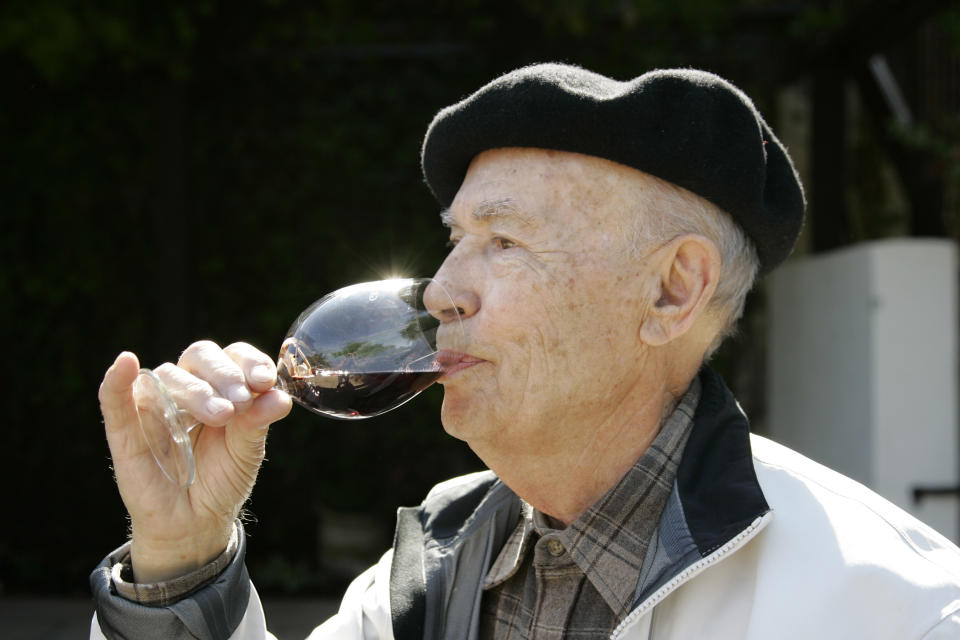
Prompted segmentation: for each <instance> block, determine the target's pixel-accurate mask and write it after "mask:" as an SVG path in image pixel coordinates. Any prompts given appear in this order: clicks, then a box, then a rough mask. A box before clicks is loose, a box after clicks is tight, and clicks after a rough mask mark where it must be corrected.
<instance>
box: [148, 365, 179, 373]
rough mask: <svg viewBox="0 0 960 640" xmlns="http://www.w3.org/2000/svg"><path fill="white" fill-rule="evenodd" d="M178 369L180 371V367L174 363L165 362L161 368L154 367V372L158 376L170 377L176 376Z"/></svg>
mask: <svg viewBox="0 0 960 640" xmlns="http://www.w3.org/2000/svg"><path fill="white" fill-rule="evenodd" d="M177 369H179V367H178V366H177V365H175V364H173V363H172V362H164V363H163V364H161V365H160V366H158V367H154V368H153V371H154V373H156V374H157V375H158V376H169V375H174V374H176V372H177Z"/></svg>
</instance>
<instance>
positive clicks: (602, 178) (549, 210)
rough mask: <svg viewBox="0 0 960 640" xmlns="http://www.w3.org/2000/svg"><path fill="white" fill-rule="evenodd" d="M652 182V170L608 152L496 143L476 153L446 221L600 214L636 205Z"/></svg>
mask: <svg viewBox="0 0 960 640" xmlns="http://www.w3.org/2000/svg"><path fill="white" fill-rule="evenodd" d="M650 187H651V184H650V176H647V175H646V174H644V173H643V172H641V171H638V170H636V169H633V168H631V167H627V166H625V165H622V164H619V163H616V162H613V161H610V160H606V159H604V158H598V157H595V156H589V155H584V154H579V153H570V152H564V151H553V150H547V149H534V148H504V149H493V150H489V151H485V152H483V153H481V154H479V155H477V156H476V157H475V158H474V159H473V161H472V162H471V164H470V168H469V169H468V171H467V174H466V177H465V178H464V180H463V183H462V184H461V185H460V189H459V191H458V192H457V195H456V197H455V198H454V200H453V203H452V204H451V206H450V209H449V210H446V211H444V213H443V214H442V217H443V219H444V222H445V223H447V224H452V223H456V222H457V221H461V224H462V222H463V221H465V220H467V219H469V220H470V221H472V222H481V223H482V222H491V221H495V220H497V221H500V220H503V221H506V220H509V221H511V222H512V223H513V224H518V225H527V226H530V225H534V224H538V223H540V222H542V221H543V219H544V218H547V219H550V218H554V217H557V216H563V217H567V216H573V217H585V218H596V217H597V216H601V217H602V216H603V215H606V214H607V213H609V212H613V211H617V212H621V213H623V212H626V211H631V210H634V209H635V206H636V202H637V200H638V196H640V195H641V194H642V192H643V191H645V190H647V189H649V188H650ZM572 221H573V220H568V222H572Z"/></svg>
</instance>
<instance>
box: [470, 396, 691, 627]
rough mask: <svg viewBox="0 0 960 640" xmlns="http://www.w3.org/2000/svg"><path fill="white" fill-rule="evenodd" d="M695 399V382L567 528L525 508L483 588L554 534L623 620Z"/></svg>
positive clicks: (509, 573) (501, 578)
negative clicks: (635, 455) (619, 472)
mask: <svg viewBox="0 0 960 640" xmlns="http://www.w3.org/2000/svg"><path fill="white" fill-rule="evenodd" d="M699 399H700V379H699V377H697V378H694V379H693V382H691V384H690V387H689V388H688V389H687V391H686V393H685V394H684V395H683V397H682V398H681V399H680V402H679V403H678V404H677V406H676V408H675V409H674V410H673V412H672V413H671V414H670V416H669V417H668V418H667V419H666V421H664V423H663V425H662V426H661V428H660V431H659V433H658V434H657V436H656V438H654V440H653V442H652V443H651V444H650V446H649V447H647V449H646V451H644V452H643V454H642V455H641V456H640V458H639V459H638V460H637V461H636V463H634V465H633V466H632V467H631V468H630V470H629V471H628V472H627V473H626V474H625V475H624V476H623V478H621V480H620V481H619V482H618V483H617V484H616V485H615V486H614V487H613V488H612V489H610V491H608V492H607V493H606V495H604V496H603V497H602V498H600V500H598V501H597V502H596V503H595V504H594V505H593V506H592V507H590V508H589V509H587V511H585V512H584V513H583V514H582V515H581V516H580V517H579V518H577V520H576V521H574V522H573V523H572V524H571V525H570V526H568V527H567V528H565V529H562V530H557V529H553V528H551V527H550V524H549V522H548V520H547V518H546V516H545V515H544V514H542V513H540V512H538V511H536V510H535V509H534V508H533V507H531V506H530V505H528V504H527V503H526V502H524V503H523V508H522V510H521V517H520V521H519V522H518V523H517V526H516V528H515V529H514V531H513V533H512V534H511V535H510V537H509V538H508V539H507V541H506V543H504V545H503V548H502V549H501V551H500V554H499V555H498V556H497V558H496V560H495V561H494V563H493V565H492V566H491V567H490V570H489V571H488V572H487V575H486V577H485V578H484V582H483V588H484V589H490V588H492V587H495V586H497V585H498V584H501V583H503V582H504V581H506V580H508V579H510V578H511V577H512V576H513V575H514V574H516V573H517V571H518V570H519V568H520V566H521V565H522V564H523V562H524V559H525V558H526V556H527V554H528V552H529V549H530V547H531V546H532V545H533V544H534V543H535V541H536V539H537V538H539V537H542V536H545V535H551V536H554V537H556V538H558V539H559V540H560V542H561V543H563V546H564V547H565V548H566V549H567V551H568V552H569V554H570V557H571V559H572V560H573V561H574V562H575V563H576V564H577V566H578V567H579V568H580V570H581V571H583V573H584V575H586V577H587V579H588V580H590V582H591V583H592V584H593V585H594V587H595V588H596V590H597V591H598V593H600V595H601V596H602V597H603V599H604V601H605V602H606V603H607V605H608V606H610V608H611V609H612V610H613V611H614V612H616V613H617V614H618V615H621V616H622V615H626V613H627V612H628V611H629V610H630V607H631V606H632V605H633V598H634V593H635V590H636V586H637V584H636V583H637V579H638V577H639V574H640V569H641V567H642V565H643V559H644V556H645V555H646V551H647V547H648V546H649V543H650V540H651V539H652V537H653V535H654V533H655V531H656V528H657V524H658V522H659V520H660V514H661V512H662V511H663V507H664V505H665V504H666V501H667V498H668V497H669V496H670V491H671V490H672V488H673V482H674V479H675V477H676V474H677V468H678V466H679V464H680V459H681V457H682V456H683V448H684V445H685V444H686V441H687V437H688V436H689V435H690V429H691V427H692V426H693V415H694V412H695V411H696V408H697V403H698V401H699Z"/></svg>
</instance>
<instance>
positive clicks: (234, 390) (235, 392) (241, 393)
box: [227, 384, 253, 402]
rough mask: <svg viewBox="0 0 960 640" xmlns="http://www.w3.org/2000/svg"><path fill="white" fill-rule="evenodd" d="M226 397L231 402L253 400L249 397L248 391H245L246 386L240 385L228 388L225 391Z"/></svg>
mask: <svg viewBox="0 0 960 640" xmlns="http://www.w3.org/2000/svg"><path fill="white" fill-rule="evenodd" d="M227 397H228V398H230V400H231V401H233V402H248V401H250V400H251V399H252V398H253V396H251V395H250V390H249V389H247V387H246V385H242V384H238V385H236V386H235V387H230V389H229V390H228V391H227Z"/></svg>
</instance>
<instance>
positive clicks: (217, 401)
mask: <svg viewBox="0 0 960 640" xmlns="http://www.w3.org/2000/svg"><path fill="white" fill-rule="evenodd" d="M231 406H232V405H231V404H230V403H229V402H227V401H226V400H224V399H223V398H210V399H209V400H207V404H206V407H207V411H209V412H210V415H212V416H216V415H219V414H221V413H223V412H224V411H227V410H228V409H230V407H231Z"/></svg>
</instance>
